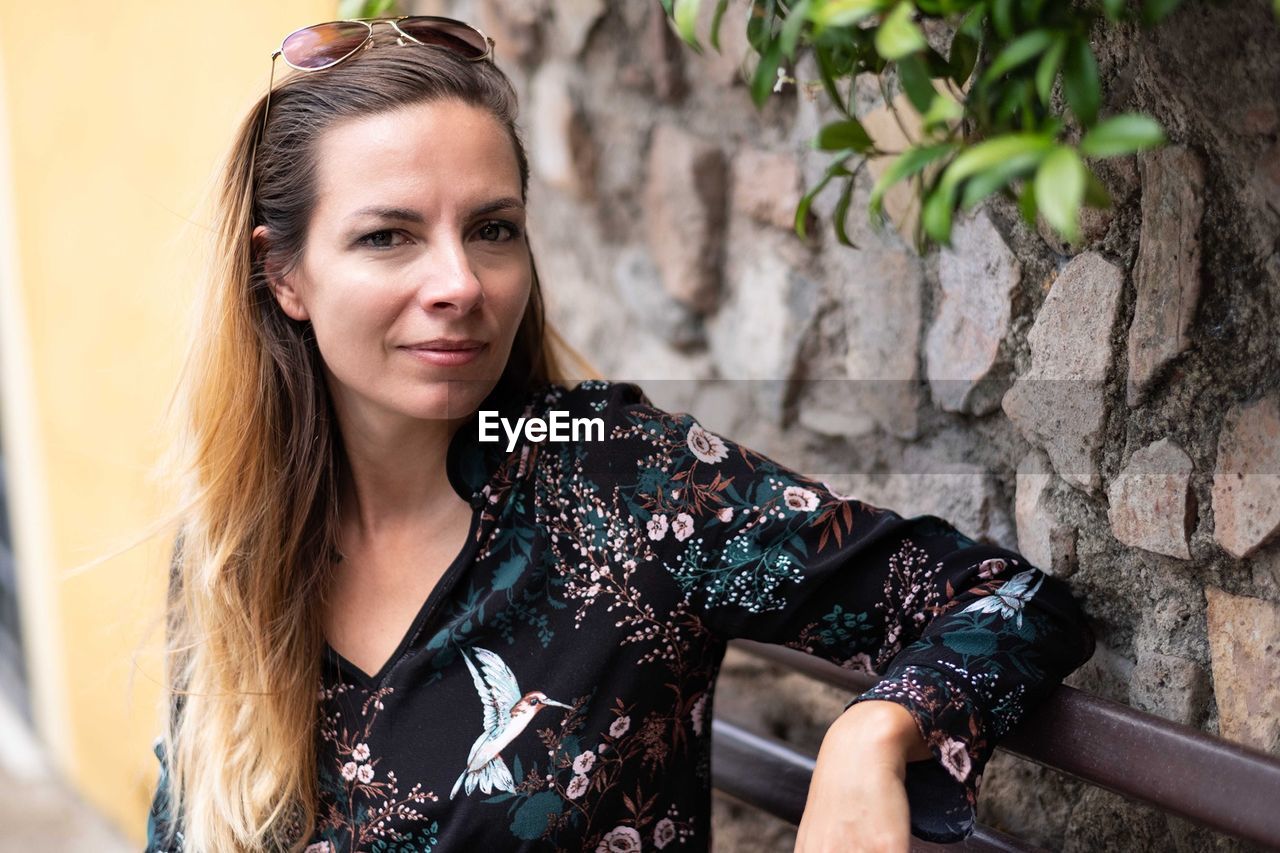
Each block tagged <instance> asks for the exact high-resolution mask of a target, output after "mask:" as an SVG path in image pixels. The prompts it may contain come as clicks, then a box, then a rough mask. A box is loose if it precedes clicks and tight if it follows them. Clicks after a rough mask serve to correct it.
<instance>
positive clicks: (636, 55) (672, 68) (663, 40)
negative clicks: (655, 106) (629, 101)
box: [618, 3, 689, 103]
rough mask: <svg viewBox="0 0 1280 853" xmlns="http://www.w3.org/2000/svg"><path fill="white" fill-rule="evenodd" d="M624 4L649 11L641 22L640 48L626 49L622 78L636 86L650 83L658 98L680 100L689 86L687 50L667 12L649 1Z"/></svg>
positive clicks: (621, 72) (622, 57) (671, 100)
mask: <svg viewBox="0 0 1280 853" xmlns="http://www.w3.org/2000/svg"><path fill="white" fill-rule="evenodd" d="M624 8H625V9H627V10H630V12H631V14H636V13H637V10H647V11H646V12H645V13H644V14H645V15H646V17H645V19H644V23H643V24H642V25H640V26H641V27H642V28H641V32H640V50H639V51H638V52H633V51H629V50H628V51H623V52H622V55H621V57H620V61H621V63H622V66H621V68H619V69H618V82H620V83H622V84H624V85H628V86H633V87H639V86H641V85H643V84H645V83H647V84H648V86H649V88H650V89H651V91H652V92H653V95H654V97H656V98H657V99H658V100H660V101H663V102H666V103H672V102H675V101H679V100H680V99H681V98H683V97H684V96H685V94H686V93H687V92H688V89H689V86H688V81H687V80H686V79H685V75H684V56H685V50H684V47H683V44H682V42H681V41H680V39H679V37H678V36H676V34H675V32H674V31H673V30H672V29H671V26H670V25H669V24H668V23H667V16H666V14H665V13H664V12H663V11H662V9H661V8H660V7H658V6H652V5H649V4H646V3H628V4H626V6H624Z"/></svg>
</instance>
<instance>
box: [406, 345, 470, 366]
mask: <svg viewBox="0 0 1280 853" xmlns="http://www.w3.org/2000/svg"><path fill="white" fill-rule="evenodd" d="M487 346H488V344H480V345H479V346H473V347H467V348H466V349H427V348H426V347H401V349H403V350H404V351H405V352H407V353H409V355H411V356H413V357H414V358H416V359H418V361H421V362H423V363H424V364H434V365H438V366H440V367H457V366H458V365H462V364H467V363H468V362H470V361H473V360H475V358H476V357H477V356H479V355H480V353H481V352H482V351H483V350H484V349H485V347H487Z"/></svg>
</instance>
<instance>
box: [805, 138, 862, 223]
mask: <svg viewBox="0 0 1280 853" xmlns="http://www.w3.org/2000/svg"><path fill="white" fill-rule="evenodd" d="M853 153H854V152H852V151H850V152H848V153H847V155H846V156H844V157H837V158H836V161H835V162H834V163H832V164H831V165H830V166H828V167H827V171H826V173H825V174H824V175H823V176H822V180H820V181H818V183H817V185H816V186H814V188H813V189H811V190H809V191H808V192H807V193H805V194H804V196H802V197H801V199H800V203H799V204H797V205H796V221H795V229H796V233H797V234H799V235H800V237H801V239H805V238H807V237H808V234H807V233H806V230H805V220H806V219H808V217H809V208H810V206H812V204H813V200H814V199H815V198H817V196H818V193H820V192H822V188H823V187H825V186H826V185H827V184H828V183H830V181H831V179H832V178H835V177H847V176H849V175H852V174H853V173H852V172H850V171H849V170H848V169H846V168H845V165H844V164H845V161H846V160H847V159H848V158H849V157H851V156H853Z"/></svg>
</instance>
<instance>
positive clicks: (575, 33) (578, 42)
mask: <svg viewBox="0 0 1280 853" xmlns="http://www.w3.org/2000/svg"><path fill="white" fill-rule="evenodd" d="M551 9H552V17H551V32H550V33H549V34H548V36H549V37H548V39H547V42H548V44H547V47H548V48H549V50H550V52H551V53H552V54H554V55H555V56H560V57H564V58H566V59H571V58H573V57H576V56H577V55H578V54H580V53H581V52H582V49H583V48H584V47H585V46H586V44H587V37H588V36H590V35H591V29H592V28H593V27H594V26H595V25H596V21H598V20H600V16H601V15H603V14H604V9H605V3H604V0H556V1H555V3H554V4H552V6H551Z"/></svg>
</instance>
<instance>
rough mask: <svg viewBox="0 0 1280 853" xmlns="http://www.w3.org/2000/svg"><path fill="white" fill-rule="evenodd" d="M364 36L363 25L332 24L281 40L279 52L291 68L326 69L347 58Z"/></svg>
mask: <svg viewBox="0 0 1280 853" xmlns="http://www.w3.org/2000/svg"><path fill="white" fill-rule="evenodd" d="M368 36H369V28H368V27H367V26H365V25H364V24H354V23H351V22H349V21H334V22H332V23H328V24H316V25H315V26H314V27H306V28H304V29H301V30H298V31H297V32H296V33H293V34H292V35H290V36H289V37H288V38H287V39H285V40H284V44H283V45H281V46H280V50H281V52H282V54H283V56H284V58H285V60H286V61H287V62H288V63H289V64H290V65H292V66H294V67H295V68H305V69H309V70H314V69H316V68H327V67H328V66H330V65H332V64H334V63H335V62H338V61H339V60H341V59H345V58H346V57H348V56H350V55H351V52H352V51H354V50H355V49H356V48H358V47H359V46H360V45H361V44H363V43H364V40H365V39H366V38H368Z"/></svg>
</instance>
